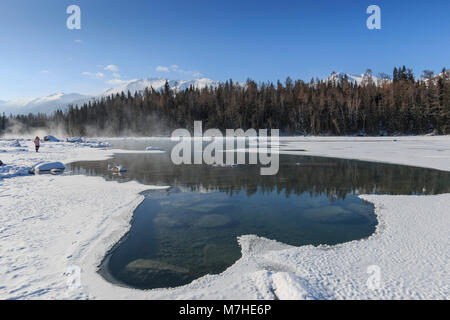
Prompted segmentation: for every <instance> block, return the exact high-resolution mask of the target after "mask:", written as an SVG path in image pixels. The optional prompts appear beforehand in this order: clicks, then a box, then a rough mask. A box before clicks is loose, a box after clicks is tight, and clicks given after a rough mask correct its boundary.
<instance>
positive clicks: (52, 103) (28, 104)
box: [0, 92, 93, 114]
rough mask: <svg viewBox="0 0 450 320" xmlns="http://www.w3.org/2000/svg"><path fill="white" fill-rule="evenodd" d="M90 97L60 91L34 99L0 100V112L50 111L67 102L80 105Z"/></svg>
mask: <svg viewBox="0 0 450 320" xmlns="http://www.w3.org/2000/svg"><path fill="white" fill-rule="evenodd" d="M92 98H93V97H92V96H87V95H82V94H78V93H70V94H66V93H62V92H61V93H56V94H52V95H49V96H46V97H40V98H34V99H17V100H11V101H0V113H3V112H4V113H6V114H10V113H12V114H28V113H50V112H53V111H55V110H57V109H61V108H64V107H67V106H68V105H69V104H74V105H75V104H78V105H81V104H83V103H85V102H87V101H89V100H91V99H92Z"/></svg>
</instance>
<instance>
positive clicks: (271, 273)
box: [0, 136, 450, 299]
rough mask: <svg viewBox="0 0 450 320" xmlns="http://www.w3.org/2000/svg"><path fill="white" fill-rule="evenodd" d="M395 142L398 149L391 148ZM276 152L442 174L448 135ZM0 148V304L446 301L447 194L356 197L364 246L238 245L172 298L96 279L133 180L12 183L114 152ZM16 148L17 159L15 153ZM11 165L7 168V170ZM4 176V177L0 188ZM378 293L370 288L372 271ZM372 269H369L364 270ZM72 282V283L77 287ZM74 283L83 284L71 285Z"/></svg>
mask: <svg viewBox="0 0 450 320" xmlns="http://www.w3.org/2000/svg"><path fill="white" fill-rule="evenodd" d="M394 140H396V141H394ZM281 141H282V143H283V146H282V150H283V149H284V150H294V149H303V150H306V151H286V152H289V153H298V154H302V155H321V156H331V157H342V158H352V159H361V160H371V161H382V162H391V163H399V164H408V165H414V166H422V167H430V168H435V169H440V170H446V171H450V136H445V137H398V138H392V137H390V138H345V137H344V138H340V137H333V138H329V137H327V138H312V137H311V138H282V139H281ZM11 143H12V141H5V140H0V150H6V152H1V151H0V160H2V161H3V162H4V163H5V164H6V165H5V166H3V167H0V298H1V299H20V298H22V299H52V298H57V299H76V298H79V299H84V298H90V299H127V298H133V299H275V298H279V299H287V298H293V299H368V298H369V299H421V298H427V299H434V298H435V299H448V298H449V297H450V264H449V263H448V261H450V232H449V231H450V219H449V218H450V210H449V208H450V194H444V195H436V196H385V195H370V196H361V197H362V198H364V199H366V200H368V201H371V202H373V203H374V204H375V207H376V214H377V216H378V219H379V225H378V228H377V231H376V233H375V234H374V235H372V236H371V237H369V238H368V239H364V240H360V241H352V242H349V243H344V244H340V245H337V246H332V247H313V246H303V247H291V246H287V245H284V244H281V243H277V242H276V241H272V240H267V239H262V238H258V237H257V236H252V235H243V236H242V237H240V238H239V243H240V245H241V247H242V253H243V256H242V258H241V259H240V260H238V261H237V262H236V263H235V264H234V265H233V266H231V267H230V268H228V269H227V270H226V271H225V272H223V273H222V274H220V275H210V276H205V277H203V278H201V279H198V280H196V281H194V282H193V283H191V284H189V285H186V286H183V287H179V288H174V289H159V290H150V291H141V290H133V289H129V288H123V287H119V286H115V285H112V284H111V283H108V282H106V281H105V280H104V279H103V278H102V277H101V276H100V275H99V274H98V273H97V267H98V265H99V263H100V261H101V260H102V258H103V257H104V255H105V254H106V252H107V251H108V250H109V249H110V248H111V247H112V246H113V245H114V244H115V243H116V242H117V241H118V240H119V239H120V238H121V236H122V235H123V234H125V233H126V232H127V230H128V229H129V226H130V220H131V217H132V212H133V211H134V209H135V208H136V206H137V205H138V204H139V203H140V201H142V196H141V195H139V192H141V191H144V190H148V189H150V188H151V187H149V186H144V185H140V184H138V183H136V182H128V183H116V182H107V181H105V180H104V179H102V178H99V177H84V176H52V175H38V176H20V174H25V173H26V172H27V168H28V167H30V166H31V165H33V164H34V163H36V162H38V161H42V160H45V161H61V162H63V163H67V162H72V161H77V160H100V159H105V158H108V157H110V156H111V153H112V151H107V150H97V149H92V148H88V147H83V146H76V145H73V144H68V143H51V144H50V143H48V144H44V145H43V147H42V152H41V153H39V154H36V153H34V152H30V151H32V142H31V141H20V144H21V145H22V147H17V146H12V145H11ZM21 149H23V150H21ZM11 164H12V165H11ZM2 178H3V179H2ZM371 266H377V268H379V271H380V276H381V283H380V287H379V288H378V289H370V288H369V287H368V286H367V281H368V279H370V277H371V274H369V273H367V272H368V270H369V271H370V270H373V269H371V268H370V267H371ZM368 268H369V269H368ZM78 271H80V272H81V274H80V275H81V277H80V282H79V283H78V281H77V279H78V278H77V274H78ZM78 284H80V286H79V285H78Z"/></svg>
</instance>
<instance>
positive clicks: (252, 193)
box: [69, 140, 450, 289]
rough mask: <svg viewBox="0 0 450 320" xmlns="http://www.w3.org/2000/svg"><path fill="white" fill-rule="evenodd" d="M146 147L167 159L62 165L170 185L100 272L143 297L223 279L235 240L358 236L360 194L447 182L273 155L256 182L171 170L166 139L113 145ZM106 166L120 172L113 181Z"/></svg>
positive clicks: (440, 187) (192, 169)
mask: <svg viewBox="0 0 450 320" xmlns="http://www.w3.org/2000/svg"><path fill="white" fill-rule="evenodd" d="M121 143H123V142H121ZM149 145H152V146H154V147H159V148H163V149H165V150H167V151H168V152H166V153H155V154H117V155H115V157H114V158H113V159H111V160H108V161H90V162H78V163H73V164H71V165H70V166H69V171H70V172H72V173H73V174H85V175H95V176H102V177H104V178H105V179H107V180H118V181H123V182H125V181H129V180H137V181H139V182H141V183H144V184H148V185H165V186H171V188H170V189H168V190H164V191H149V192H146V193H145V196H146V197H145V200H144V202H143V203H142V204H141V205H140V206H139V207H138V208H137V209H136V211H135V213H134V219H133V222H132V226H131V229H130V231H129V233H128V234H127V235H126V236H125V237H124V238H123V239H122V240H121V241H120V243H118V244H117V245H116V246H115V247H114V248H113V250H111V252H110V253H109V254H108V255H107V258H106V259H105V261H104V263H103V265H102V269H103V274H104V275H105V277H107V278H109V280H111V281H116V282H120V283H122V284H125V285H128V286H132V287H136V288H142V289H149V288H161V287H174V286H179V285H183V284H187V283H190V282H191V281H192V280H194V279H197V278H200V277H201V276H203V275H205V274H217V273H220V272H222V271H224V270H225V269H227V268H228V267H229V266H230V265H232V264H233V263H234V262H235V261H236V260H238V259H239V257H240V248H239V246H238V244H237V242H236V238H237V237H238V236H240V235H245V234H255V235H258V236H262V237H265V238H269V239H274V240H277V241H280V242H283V243H286V244H291V245H295V246H301V245H307V244H312V245H319V244H330V245H331V244H337V243H343V242H347V241H351V240H357V239H362V238H366V237H368V236H369V235H371V234H372V233H373V232H374V230H375V227H376V224H377V220H376V218H375V215H374V213H373V205H371V204H369V203H367V202H365V201H363V200H361V199H359V198H358V194H371V193H375V194H405V195H409V194H438V193H444V192H449V191H450V190H449V186H450V174H448V173H446V172H442V171H438V170H432V169H422V168H415V167H407V166H400V165H390V164H381V163H372V162H363V161H355V160H343V159H332V158H320V157H310V156H294V155H280V170H279V173H278V174H277V175H276V176H261V175H260V174H259V172H260V171H259V166H257V165H241V166H238V167H233V168H230V167H213V166H208V165H181V166H175V165H173V164H172V162H171V160H170V148H171V144H170V143H168V142H167V140H166V141H158V140H152V141H144V140H135V141H127V142H126V144H123V145H115V146H114V147H116V148H127V149H131V150H144V149H145V147H146V146H149ZM108 165H122V166H125V167H126V168H127V169H128V171H127V172H126V173H124V174H122V175H113V174H112V173H111V172H110V171H108Z"/></svg>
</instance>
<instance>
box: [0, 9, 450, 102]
mask: <svg viewBox="0 0 450 320" xmlns="http://www.w3.org/2000/svg"><path fill="white" fill-rule="evenodd" d="M72 4H76V5H79V6H80V8H81V13H82V17H81V23H82V25H81V27H82V28H81V30H68V29H67V27H66V20H67V18H68V16H69V15H68V14H66V8H67V7H68V6H69V5H72ZM371 4H376V5H378V6H380V8H381V23H382V29H381V30H369V29H367V27H366V20H367V18H368V16H369V15H368V14H366V9H367V7H368V6H369V5H371ZM449 12H450V1H448V0H428V1H423V0H421V1H416V0H410V1H403V0H386V1H385V0H368V1H366V0H314V1H301V0H296V1H285V0H276V1H275V0H273V1H264V0H258V1H254V0H248V1H245V0H241V1H234V0H226V1H216V0H192V1H186V0H183V1H178V0H171V1H161V0H158V1H153V0H127V1H125V0H107V1H104V0H82V1H80V0H41V1H39V0H2V1H1V4H0V46H1V47H0V100H10V99H16V98H25V97H37V96H44V95H49V94H52V93H56V92H60V91H64V92H66V93H70V92H78V93H85V94H96V93H99V92H101V91H102V90H104V89H106V88H109V87H112V86H115V85H116V84H118V83H120V81H124V80H129V79H136V78H143V77H160V76H161V77H167V78H171V79H188V78H195V77H199V76H200V75H201V76H204V77H208V78H212V79H215V80H226V79H229V78H232V79H233V80H237V81H244V80H246V79H247V78H248V77H250V78H252V79H254V80H256V81H277V80H283V81H284V80H285V79H286V77H287V76H290V77H291V78H293V79H298V78H300V79H304V80H310V79H311V77H316V76H317V77H326V76H328V75H329V74H330V72H331V71H333V70H336V71H346V72H350V73H362V72H364V71H365V70H366V69H367V68H371V69H372V70H373V71H374V73H378V72H386V73H391V72H392V68H393V67H394V66H397V65H403V64H405V65H407V66H408V67H411V68H413V69H414V71H415V74H416V75H419V74H421V72H422V71H423V70H424V69H431V70H434V71H438V72H440V70H441V69H442V67H444V66H445V67H450V66H449V62H450V41H449V40H450V19H449V18H448V13H449ZM107 66H110V67H109V68H107ZM171 66H172V67H171ZM158 67H159V68H158ZM167 71H169V72H167Z"/></svg>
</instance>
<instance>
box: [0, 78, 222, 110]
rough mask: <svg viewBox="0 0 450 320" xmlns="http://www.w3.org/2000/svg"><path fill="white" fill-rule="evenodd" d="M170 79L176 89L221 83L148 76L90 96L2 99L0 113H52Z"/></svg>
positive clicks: (73, 94)
mask: <svg viewBox="0 0 450 320" xmlns="http://www.w3.org/2000/svg"><path fill="white" fill-rule="evenodd" d="M166 81H168V83H169V86H170V88H171V89H172V90H174V91H180V90H185V89H188V88H189V87H190V86H193V87H194V88H198V89H203V88H205V87H210V86H212V87H216V86H218V85H219V82H218V81H214V80H211V79H207V78H201V79H195V80H168V79H164V78H148V79H140V80H130V81H126V82H125V83H123V84H121V85H119V86H118V87H115V88H111V89H108V90H106V91H105V92H103V93H102V94H100V95H98V96H88V95H82V94H78V93H71V94H65V93H56V94H53V95H50V96H47V97H41V98H35V99H17V100H11V101H2V100H0V115H1V114H2V113H3V112H4V113H6V114H7V115H9V114H28V113H52V112H54V111H56V110H58V109H65V108H67V107H68V106H69V105H82V104H84V103H86V102H89V101H92V100H95V99H99V98H102V97H105V96H109V95H115V94H117V93H119V94H120V93H122V92H124V93H127V92H128V91H130V92H131V93H132V94H134V93H135V92H142V91H144V90H145V88H150V87H152V88H153V89H155V90H161V89H162V88H164V85H165V84H166Z"/></svg>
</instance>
